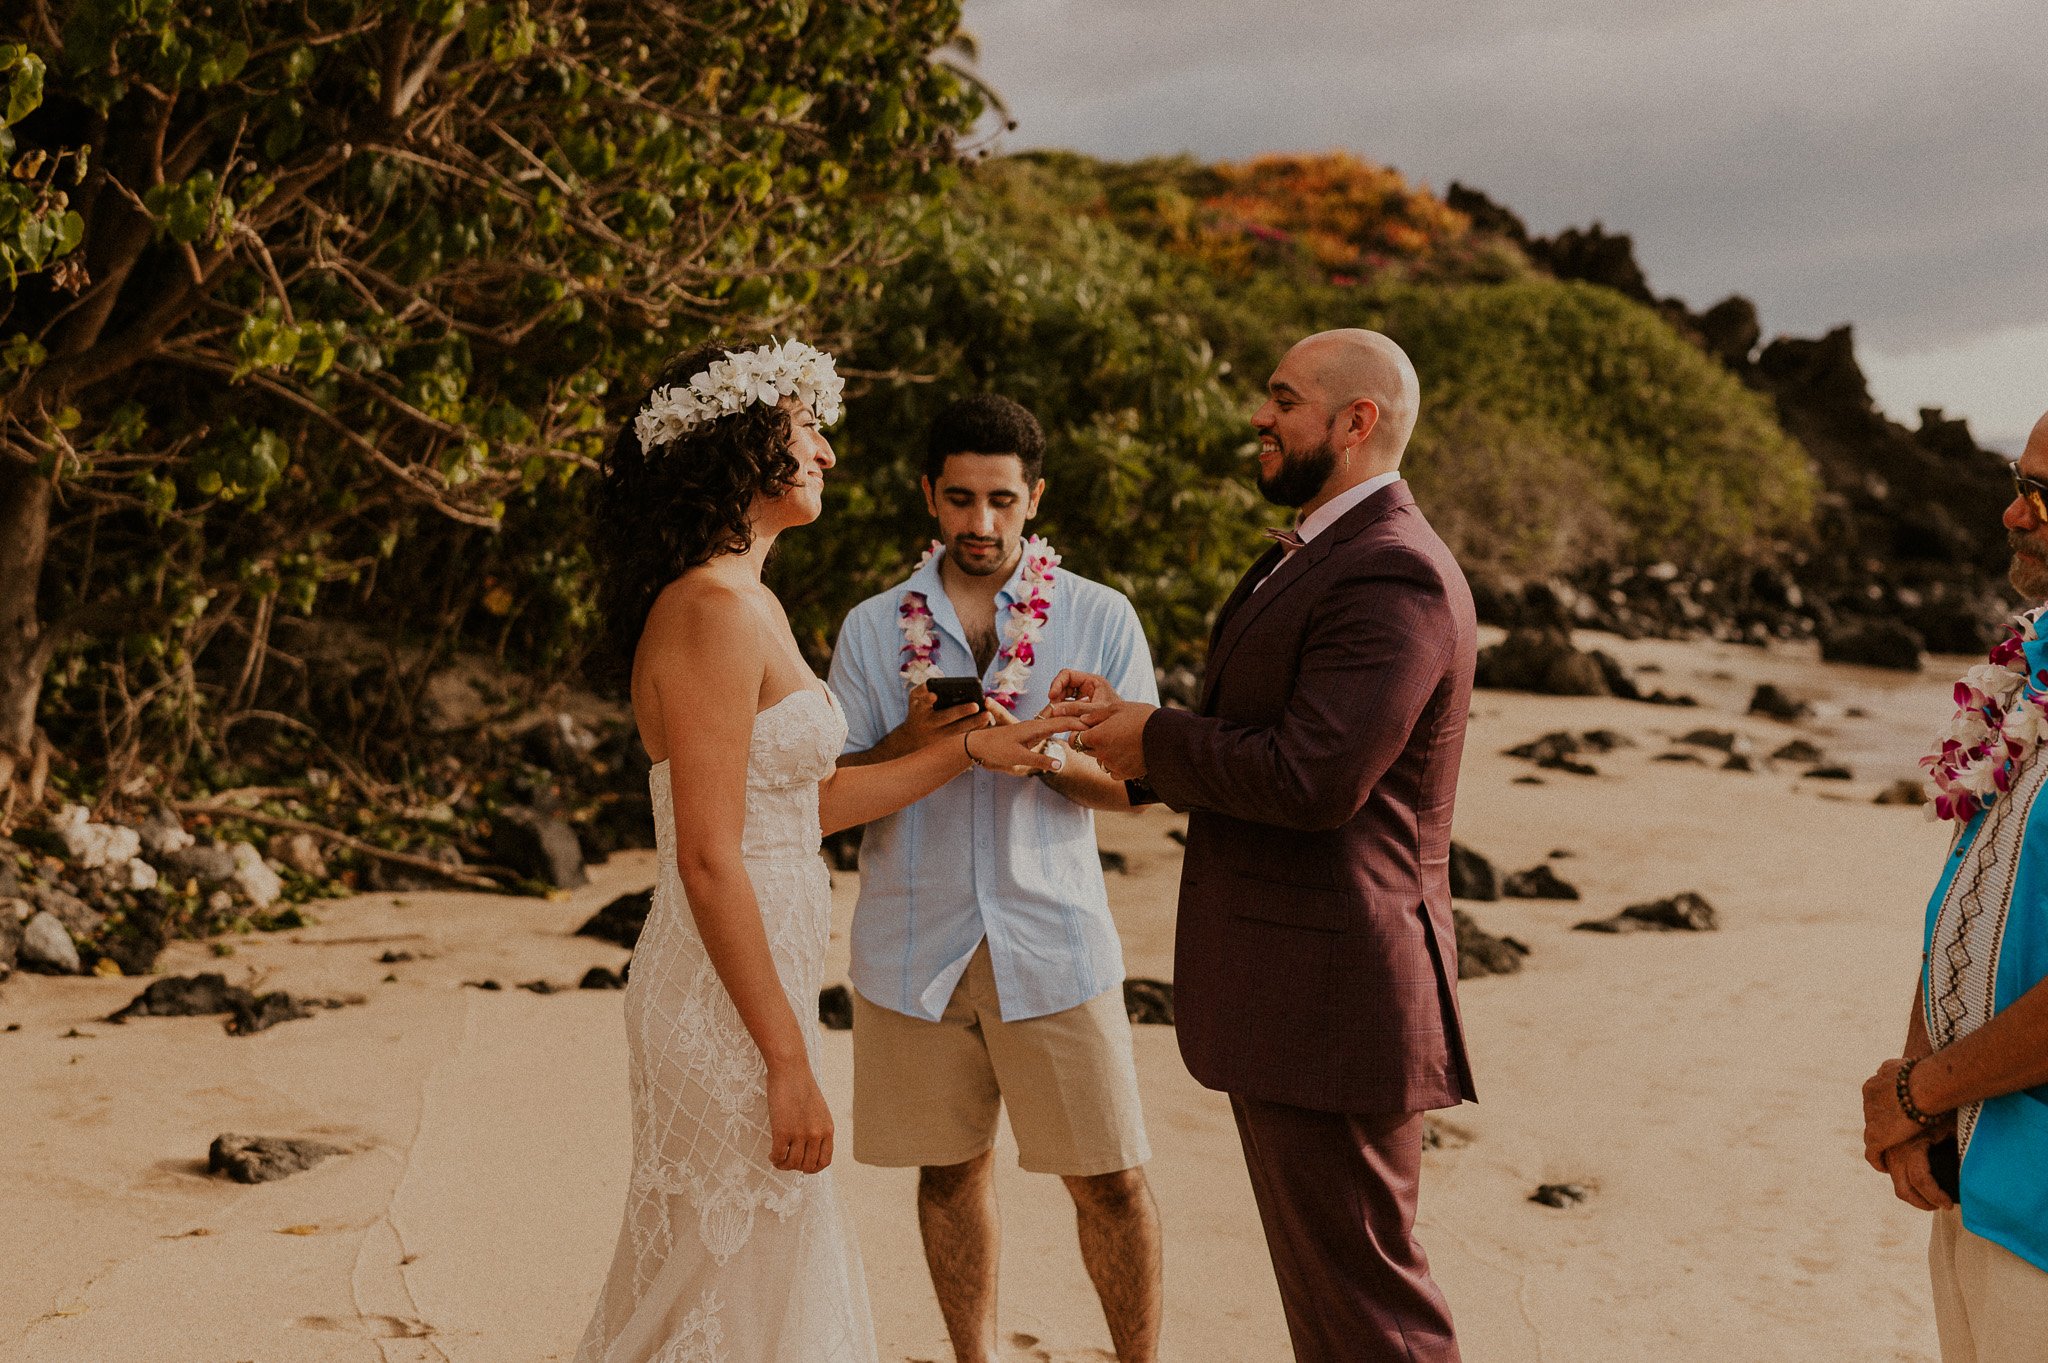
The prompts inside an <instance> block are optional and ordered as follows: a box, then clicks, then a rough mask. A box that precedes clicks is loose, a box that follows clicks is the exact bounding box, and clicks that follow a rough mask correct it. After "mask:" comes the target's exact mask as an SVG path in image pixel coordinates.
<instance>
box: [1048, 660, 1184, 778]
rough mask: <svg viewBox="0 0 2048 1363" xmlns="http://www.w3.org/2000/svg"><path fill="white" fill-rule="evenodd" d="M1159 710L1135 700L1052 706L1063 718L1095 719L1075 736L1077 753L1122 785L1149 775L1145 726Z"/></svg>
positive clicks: (1052, 711)
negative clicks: (1146, 759) (1091, 760)
mask: <svg viewBox="0 0 2048 1363" xmlns="http://www.w3.org/2000/svg"><path fill="white" fill-rule="evenodd" d="M1105 685H1106V683H1105ZM1158 708H1159V707H1158V706H1156V705H1146V704H1144V703H1142V702H1140V701H1133V700H1120V701H1114V702H1111V703H1109V704H1106V705H1094V704H1089V703H1088V702H1086V701H1065V702H1062V703H1061V704H1058V705H1054V706H1052V707H1051V711H1050V713H1052V714H1053V715H1055V716H1058V717H1061V718H1069V717H1072V718H1081V717H1083V716H1086V717H1090V718H1092V719H1093V720H1094V723H1093V724H1091V725H1090V726H1089V727H1088V728H1087V729H1086V730H1084V731H1082V732H1081V733H1078V734H1076V735H1074V738H1073V741H1072V747H1073V749H1074V751H1075V752H1081V753H1086V754H1088V756H1090V757H1092V758H1094V759H1095V760H1096V761H1097V762H1099V763H1101V764H1102V769H1103V770H1104V771H1106V772H1108V773H1109V774H1110V775H1111V776H1113V777H1115V778H1116V779H1117V780H1119V781H1137V780H1142V779H1143V778H1144V776H1145V772H1146V766H1145V723H1146V721H1147V720H1149V719H1151V718H1152V713H1153V711H1155V710H1157V709H1158Z"/></svg>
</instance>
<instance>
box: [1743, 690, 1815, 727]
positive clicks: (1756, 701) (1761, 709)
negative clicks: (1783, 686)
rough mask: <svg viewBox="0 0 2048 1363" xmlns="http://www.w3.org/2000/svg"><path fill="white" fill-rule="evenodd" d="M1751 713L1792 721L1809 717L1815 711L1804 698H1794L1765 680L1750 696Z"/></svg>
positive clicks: (1767, 717)
mask: <svg viewBox="0 0 2048 1363" xmlns="http://www.w3.org/2000/svg"><path fill="white" fill-rule="evenodd" d="M1749 713H1751V714H1753V715H1762V716H1764V717H1765V718H1766V719H1782V720H1784V721H1786V722H1787V723H1790V722H1791V721H1792V720H1795V719H1805V718H1807V717H1808V716H1809V715H1811V714H1812V713H1813V707H1812V706H1811V705H1808V704H1807V703H1806V702H1805V701H1803V700H1794V699H1793V698H1792V697H1791V696H1788V695H1786V694H1785V693H1784V692H1783V691H1781V690H1779V689H1778V688H1777V687H1775V686H1773V685H1771V683H1769V682H1765V683H1764V684H1763V685H1761V686H1759V687H1757V689H1756V691H1755V693H1754V694H1753V695H1751V696H1750V698H1749Z"/></svg>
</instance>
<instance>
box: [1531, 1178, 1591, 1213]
mask: <svg viewBox="0 0 2048 1363" xmlns="http://www.w3.org/2000/svg"><path fill="white" fill-rule="evenodd" d="M1592 1196H1593V1194H1592V1192H1591V1191H1590V1190H1589V1189H1588V1188H1586V1186H1585V1185H1584V1184H1580V1183H1546V1184H1543V1185H1542V1186H1541V1187H1539V1188H1538V1189H1537V1190H1536V1191H1535V1192H1533V1193H1531V1194H1529V1200H1530V1201H1531V1202H1540V1203H1542V1204H1543V1205H1544V1206H1546V1207H1555V1208H1557V1209H1558V1210H1559V1211H1563V1210H1564V1209H1565V1208H1567V1207H1576V1206H1578V1205H1579V1204H1580V1203H1582V1202H1585V1201H1586V1200H1587V1199H1589V1198H1591V1197H1592Z"/></svg>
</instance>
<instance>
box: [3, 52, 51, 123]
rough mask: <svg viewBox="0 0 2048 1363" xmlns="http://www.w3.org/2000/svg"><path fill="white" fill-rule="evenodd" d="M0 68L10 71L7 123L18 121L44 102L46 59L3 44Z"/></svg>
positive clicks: (8, 78) (8, 75) (8, 76)
mask: <svg viewBox="0 0 2048 1363" xmlns="http://www.w3.org/2000/svg"><path fill="white" fill-rule="evenodd" d="M0 71H5V72H7V73H8V74H7V113H6V116H5V122H7V123H8V124H10V125H11V124H15V123H19V122H21V120H23V119H24V118H27V117H28V116H29V115H30V114H32V113H34V112H35V110H36V108H37V106H39V105H40V104H41V103H42V102H43V59H42V58H41V57H38V56H36V55H35V54H34V53H33V52H29V51H27V50H26V49H24V48H22V47H21V46H20V45H19V44H15V43H9V44H7V45H6V46H4V47H0Z"/></svg>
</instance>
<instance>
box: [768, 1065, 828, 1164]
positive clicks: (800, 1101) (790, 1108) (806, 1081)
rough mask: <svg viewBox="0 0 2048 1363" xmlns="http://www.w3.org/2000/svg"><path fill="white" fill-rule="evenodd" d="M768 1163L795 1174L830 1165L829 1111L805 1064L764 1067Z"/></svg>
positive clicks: (814, 1078) (816, 1081) (815, 1077)
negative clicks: (766, 1071)
mask: <svg viewBox="0 0 2048 1363" xmlns="http://www.w3.org/2000/svg"><path fill="white" fill-rule="evenodd" d="M768 1162H769V1163H770V1164H773V1165H774V1166H775V1167H776V1168H777V1169H783V1170H791V1171H794V1172H796V1173H799V1174H815V1173H817V1172H818V1171H819V1170H820V1169H823V1168H824V1167H825V1166H826V1165H828V1164H830V1163H831V1162H832V1109H831V1108H829V1107H827V1106H826V1105H825V1095H824V1093H823V1092H822V1091H821V1090H820V1089H819V1088H818V1080H817V1076H815V1075H813V1074H812V1073H811V1067H810V1065H809V1063H808V1062H799V1063H797V1064H794V1065H785V1066H781V1067H777V1066H774V1065H770V1066H769V1067H768Z"/></svg>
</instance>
